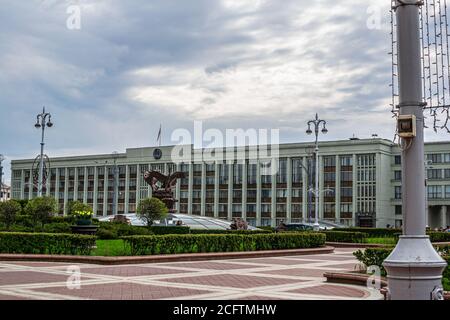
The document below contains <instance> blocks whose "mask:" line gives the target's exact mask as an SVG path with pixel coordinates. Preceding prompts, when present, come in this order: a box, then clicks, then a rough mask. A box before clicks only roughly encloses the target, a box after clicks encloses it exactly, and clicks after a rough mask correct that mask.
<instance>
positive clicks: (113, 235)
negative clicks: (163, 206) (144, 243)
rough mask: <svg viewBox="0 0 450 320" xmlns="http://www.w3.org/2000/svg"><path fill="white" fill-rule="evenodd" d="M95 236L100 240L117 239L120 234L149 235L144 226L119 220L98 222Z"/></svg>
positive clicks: (149, 231) (149, 232)
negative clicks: (132, 224) (98, 226)
mask: <svg viewBox="0 0 450 320" xmlns="http://www.w3.org/2000/svg"><path fill="white" fill-rule="evenodd" d="M99 225H100V228H99V229H98V231H97V237H98V238H99V239H101V240H112V239H119V238H120V237H122V236H133V235H151V234H153V232H152V231H151V230H149V229H147V228H146V227H139V226H131V225H128V224H125V223H120V222H100V223H99Z"/></svg>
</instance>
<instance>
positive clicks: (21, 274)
mask: <svg viewBox="0 0 450 320" xmlns="http://www.w3.org/2000/svg"><path fill="white" fill-rule="evenodd" d="M69 276H70V275H69V274H67V276H66V275H59V274H48V273H43V272H31V271H11V272H9V271H8V272H0V286H5V285H12V284H32V283H48V282H61V281H66V280H67V279H68V277H69Z"/></svg>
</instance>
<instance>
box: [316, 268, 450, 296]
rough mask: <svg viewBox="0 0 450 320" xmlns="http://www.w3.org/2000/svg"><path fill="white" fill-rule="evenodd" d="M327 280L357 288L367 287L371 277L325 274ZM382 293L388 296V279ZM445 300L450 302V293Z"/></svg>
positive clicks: (382, 283) (350, 274) (361, 274)
mask: <svg viewBox="0 0 450 320" xmlns="http://www.w3.org/2000/svg"><path fill="white" fill-rule="evenodd" d="M323 276H324V277H325V278H327V282H331V283H342V284H352V285H357V286H364V287H365V286H366V285H367V279H368V278H369V277H370V275H368V274H365V273H357V272H354V273H353V272H325V273H324V274H323ZM380 285H381V288H382V289H381V292H382V294H383V295H385V294H386V290H383V288H386V287H387V285H388V283H387V281H386V278H384V277H383V278H381V282H380ZM444 299H445V300H450V292H449V291H446V292H444Z"/></svg>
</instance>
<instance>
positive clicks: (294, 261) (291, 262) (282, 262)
mask: <svg viewBox="0 0 450 320" xmlns="http://www.w3.org/2000/svg"><path fill="white" fill-rule="evenodd" d="M240 261H242V262H251V263H263V264H277V265H278V264H279V265H297V264H306V263H314V262H321V261H302V260H297V259H275V258H273V259H265V258H262V259H245V260H244V259H243V260H240Z"/></svg>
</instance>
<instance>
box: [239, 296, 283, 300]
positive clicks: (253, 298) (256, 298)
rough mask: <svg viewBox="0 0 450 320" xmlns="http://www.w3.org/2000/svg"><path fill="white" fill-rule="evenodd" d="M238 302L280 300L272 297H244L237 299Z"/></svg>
mask: <svg viewBox="0 0 450 320" xmlns="http://www.w3.org/2000/svg"><path fill="white" fill-rule="evenodd" d="M239 300H282V299H277V298H272V297H264V296H246V297H243V298H239Z"/></svg>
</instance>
